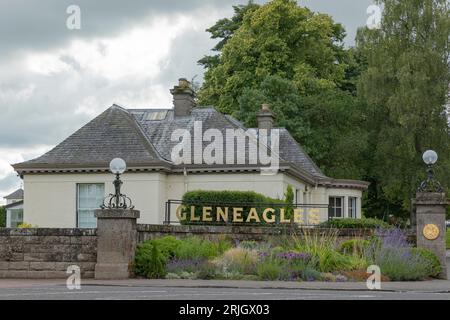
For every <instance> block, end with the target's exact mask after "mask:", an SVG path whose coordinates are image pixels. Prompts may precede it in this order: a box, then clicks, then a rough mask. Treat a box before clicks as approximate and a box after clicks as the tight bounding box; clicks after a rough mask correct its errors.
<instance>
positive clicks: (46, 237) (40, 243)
mask: <svg viewBox="0 0 450 320" xmlns="http://www.w3.org/2000/svg"><path fill="white" fill-rule="evenodd" d="M96 261H97V234H96V229H44V228H42V229H38V228H36V229H34V228H33V229H0V278H23V279H31V278H67V277H68V276H69V274H67V273H66V271H67V267H68V266H70V265H77V266H79V267H80V270H81V276H82V277H83V278H92V277H93V276H94V269H95V263H96Z"/></svg>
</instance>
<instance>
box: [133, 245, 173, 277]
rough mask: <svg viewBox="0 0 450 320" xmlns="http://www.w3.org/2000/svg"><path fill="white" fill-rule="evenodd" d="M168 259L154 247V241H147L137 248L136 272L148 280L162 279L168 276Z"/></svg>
mask: <svg viewBox="0 0 450 320" xmlns="http://www.w3.org/2000/svg"><path fill="white" fill-rule="evenodd" d="M165 265H166V257H165V256H164V255H163V254H162V253H161V251H160V250H159V249H158V248H157V246H156V245H154V243H153V241H152V240H150V241H146V242H144V243H142V244H140V245H138V246H137V248H136V256H135V260H134V272H135V274H136V275H139V276H143V277H146V278H161V277H164V276H165V275H166V270H165Z"/></svg>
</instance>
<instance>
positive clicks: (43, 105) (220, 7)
mask: <svg viewBox="0 0 450 320" xmlns="http://www.w3.org/2000/svg"><path fill="white" fill-rule="evenodd" d="M246 2H247V0H230V1H224V0H183V1H180V0H177V1H175V0H128V1H125V0H101V1H100V0H96V1H92V0H0V111H1V113H0V128H1V133H0V203H2V200H3V199H2V197H3V196H5V195H7V194H8V193H10V192H12V191H14V190H15V189H16V188H17V187H19V186H20V185H21V180H20V179H19V178H17V177H16V175H15V173H14V171H13V169H12V167H11V166H10V164H12V163H17V162H21V161H24V160H28V159H31V158H34V157H36V156H39V155H41V154H42V153H44V152H46V151H47V150H49V149H51V148H52V147H53V146H54V145H56V144H57V143H59V142H61V141H62V140H63V139H65V138H66V137H67V136H68V135H70V134H71V133H73V132H74V131H75V130H77V129H78V128H79V127H81V126H82V125H83V124H85V123H87V122H88V121H89V120H91V119H92V118H93V117H95V116H96V115H98V114H99V113H100V112H102V111H103V110H105V109H106V108H108V107H109V106H110V105H112V104H113V103H117V104H120V105H123V106H125V107H129V108H137V107H148V108H152V107H170V106H171V96H170V93H169V88H171V87H172V86H173V84H174V83H175V82H176V81H177V79H178V78H179V77H181V76H184V77H187V78H188V79H191V78H193V77H194V76H197V78H196V79H199V80H200V81H201V79H202V74H203V70H202V68H201V67H199V66H198V65H197V63H196V62H197V60H198V59H200V58H201V57H203V56H204V55H205V54H208V53H209V50H210V48H212V47H213V46H214V44H215V41H213V40H211V39H209V34H208V33H207V32H205V29H206V28H208V27H209V26H211V25H212V24H214V22H215V21H216V20H218V19H220V18H223V17H230V16H231V15H232V13H233V10H232V5H235V4H242V3H246ZM256 2H258V3H264V2H266V1H262V0H260V1H256ZM372 2H373V1H372V0H357V1H355V0H339V1H336V0H301V1H299V3H300V4H301V5H306V6H308V7H309V8H310V9H312V10H314V11H320V12H324V13H328V14H330V15H331V16H333V18H334V19H335V21H337V22H340V23H342V24H343V25H344V26H345V27H346V30H347V33H348V36H347V39H346V42H347V44H348V45H352V44H353V43H354V41H353V39H354V36H355V32H356V29H357V27H359V26H361V25H364V24H365V23H366V21H367V18H368V15H367V13H366V10H367V8H368V6H369V5H371V4H372ZM70 5H78V6H79V7H80V9H81V29H80V30H69V29H68V28H67V27H66V20H67V18H68V17H69V14H67V13H66V10H67V8H68V7H69V6H70Z"/></svg>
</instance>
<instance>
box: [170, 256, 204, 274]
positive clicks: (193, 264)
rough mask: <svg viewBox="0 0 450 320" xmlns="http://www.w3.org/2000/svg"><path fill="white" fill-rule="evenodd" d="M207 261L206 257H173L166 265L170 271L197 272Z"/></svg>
mask: <svg viewBox="0 0 450 320" xmlns="http://www.w3.org/2000/svg"><path fill="white" fill-rule="evenodd" d="M205 262H206V260H205V259H201V258H194V259H178V258H172V259H171V260H170V261H169V262H168V263H167V266H166V270H167V272H168V273H176V274H178V273H181V272H183V271H185V272H196V271H198V270H199V269H200V267H201V266H202V265H203V264H204V263H205Z"/></svg>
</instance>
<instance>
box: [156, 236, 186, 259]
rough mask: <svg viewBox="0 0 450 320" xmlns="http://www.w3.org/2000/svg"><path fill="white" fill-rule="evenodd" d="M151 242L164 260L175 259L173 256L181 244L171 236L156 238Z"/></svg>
mask: <svg viewBox="0 0 450 320" xmlns="http://www.w3.org/2000/svg"><path fill="white" fill-rule="evenodd" d="M151 241H152V243H153V244H154V245H155V246H156V247H157V248H158V249H159V251H161V253H162V254H163V255H164V257H166V259H170V258H173V257H175V254H176V252H177V250H178V248H179V246H180V245H181V243H182V241H181V240H178V239H177V238H175V237H173V236H166V237H162V238H157V239H153V240H151Z"/></svg>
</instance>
